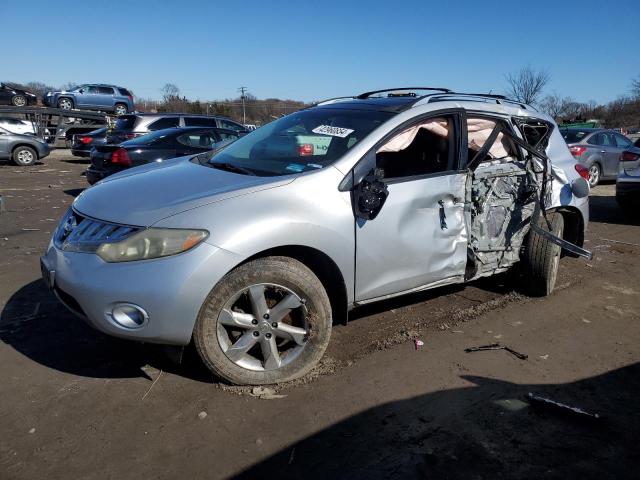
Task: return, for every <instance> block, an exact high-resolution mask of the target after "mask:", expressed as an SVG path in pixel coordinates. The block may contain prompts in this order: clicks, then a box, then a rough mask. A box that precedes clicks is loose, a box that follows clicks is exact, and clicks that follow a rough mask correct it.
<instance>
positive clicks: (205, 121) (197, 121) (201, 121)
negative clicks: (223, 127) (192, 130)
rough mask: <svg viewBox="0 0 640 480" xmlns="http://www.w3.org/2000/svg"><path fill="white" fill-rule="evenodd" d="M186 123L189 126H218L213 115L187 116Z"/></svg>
mask: <svg viewBox="0 0 640 480" xmlns="http://www.w3.org/2000/svg"><path fill="white" fill-rule="evenodd" d="M184 124H185V125H186V126H187V127H217V125H216V119H215V118H213V117H185V118H184Z"/></svg>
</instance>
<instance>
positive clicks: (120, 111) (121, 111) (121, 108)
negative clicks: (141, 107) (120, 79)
mask: <svg viewBox="0 0 640 480" xmlns="http://www.w3.org/2000/svg"><path fill="white" fill-rule="evenodd" d="M113 113H115V114H116V115H118V116H120V115H125V114H127V113H129V109H128V108H127V106H126V105H125V104H124V103H116V106H115V108H114V111H113Z"/></svg>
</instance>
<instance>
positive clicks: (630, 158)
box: [620, 152, 640, 162]
mask: <svg viewBox="0 0 640 480" xmlns="http://www.w3.org/2000/svg"><path fill="white" fill-rule="evenodd" d="M639 158H640V155H638V154H637V153H633V152H622V155H620V161H621V162H635V161H636V160H638V159H639Z"/></svg>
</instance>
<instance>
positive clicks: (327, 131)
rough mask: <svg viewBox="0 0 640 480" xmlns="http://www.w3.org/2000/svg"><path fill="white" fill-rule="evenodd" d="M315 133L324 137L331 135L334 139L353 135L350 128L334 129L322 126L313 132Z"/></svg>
mask: <svg viewBox="0 0 640 480" xmlns="http://www.w3.org/2000/svg"><path fill="white" fill-rule="evenodd" d="M311 131H312V132H313V133H320V134H322V135H331V136H332V137H340V138H344V137H348V136H349V135H351V134H352V133H353V130H351V129H349V128H341V127H332V126H330V125H320V126H319V127H316V128H314V129H313V130H311Z"/></svg>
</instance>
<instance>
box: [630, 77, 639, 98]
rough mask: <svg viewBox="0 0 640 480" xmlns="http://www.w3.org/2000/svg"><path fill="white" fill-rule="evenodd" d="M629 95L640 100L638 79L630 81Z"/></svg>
mask: <svg viewBox="0 0 640 480" xmlns="http://www.w3.org/2000/svg"><path fill="white" fill-rule="evenodd" d="M631 93H632V95H633V96H634V97H638V98H640V77H638V78H634V79H633V80H631Z"/></svg>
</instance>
